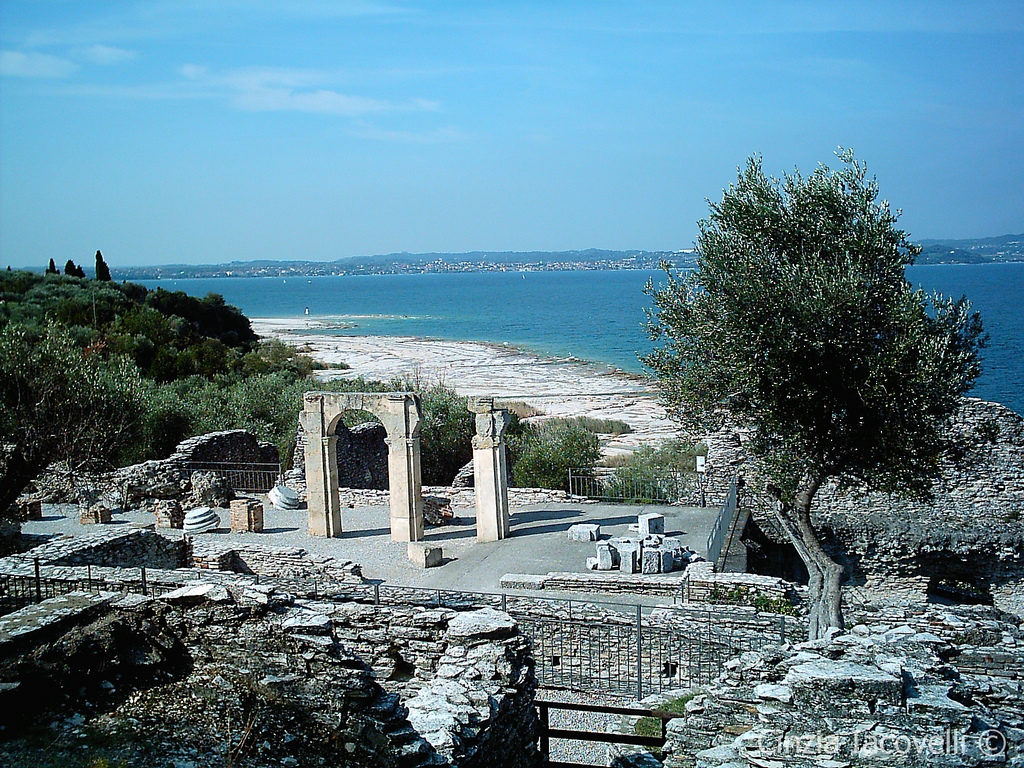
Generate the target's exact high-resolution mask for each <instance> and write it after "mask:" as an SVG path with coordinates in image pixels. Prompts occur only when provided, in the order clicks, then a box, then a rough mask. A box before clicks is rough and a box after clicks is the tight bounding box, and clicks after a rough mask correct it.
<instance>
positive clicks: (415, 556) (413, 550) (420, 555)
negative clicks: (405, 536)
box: [409, 541, 443, 568]
mask: <svg viewBox="0 0 1024 768" xmlns="http://www.w3.org/2000/svg"><path fill="white" fill-rule="evenodd" d="M409 559H410V560H411V561H412V563H413V565H417V566H419V567H420V568H433V567H435V566H438V565H440V564H441V560H442V559H443V556H442V553H441V547H431V546H429V545H427V544H419V543H417V542H415V541H411V542H409Z"/></svg>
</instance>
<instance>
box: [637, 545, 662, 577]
mask: <svg viewBox="0 0 1024 768" xmlns="http://www.w3.org/2000/svg"><path fill="white" fill-rule="evenodd" d="M640 553H641V565H640V571H641V573H661V550H660V549H654V548H653V547H644V548H643V549H641V550H640Z"/></svg>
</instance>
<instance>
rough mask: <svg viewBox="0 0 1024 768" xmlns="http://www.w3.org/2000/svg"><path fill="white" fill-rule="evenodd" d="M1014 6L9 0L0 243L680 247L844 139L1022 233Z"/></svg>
mask: <svg viewBox="0 0 1024 768" xmlns="http://www.w3.org/2000/svg"><path fill="white" fill-rule="evenodd" d="M1022 82H1024V3H1020V2H1016V1H1015V2H1006V3H986V2H951V3H947V2H938V1H933V2H878V3H835V4H831V3H825V2H800V3H795V2H767V3H753V2H749V3H729V2H716V3H710V2H709V3H699V4H698V3H682V2H680V3H671V2H646V3H645V2H630V3H627V2H622V3H602V2H593V1H591V2H538V3H508V2H445V3H440V2H438V3H409V4H403V3H400V2H396V3H377V2H373V1H372V0H368V1H367V2H344V1H343V0H339V1H338V2H319V1H317V0H292V1H291V2H288V3H281V2H269V1H267V2H259V1H253V2H243V1H242V0H237V1H235V2H216V1H215V0H191V1H189V0H182V1H181V2H156V1H153V2H117V3H99V2H86V1H83V0H75V1H68V2H62V1H60V0H50V1H47V2H39V1H32V2H25V1H23V0H3V2H2V3H0V263H3V264H7V263H10V264H15V265H22V264H33V265H34V264H39V263H45V262H46V260H47V259H49V258H51V257H52V258H54V259H55V260H56V261H57V262H58V263H63V261H65V260H66V259H67V258H73V259H75V260H76V261H85V262H86V263H87V264H89V263H91V254H92V253H93V252H94V251H95V250H96V249H97V248H99V249H102V250H103V252H104V254H105V255H106V257H107V261H108V262H109V263H111V264H114V265H117V264H121V265H130V264H156V263H168V262H193V263H210V262H221V261H231V260H235V259H263V258H310V259H334V258H340V257H345V256H354V255H365V254H373V253H386V252H391V251H463V250H476V249H492V250H532V249H543V250H560V249H570V248H587V247H598V248H645V249H652V250H653V249H675V248H685V247H689V246H690V245H692V242H693V239H694V236H695V233H696V226H695V224H696V221H697V220H698V219H699V218H701V217H702V216H703V215H704V214H705V213H706V210H707V205H706V202H705V199H706V198H717V197H719V196H720V195H721V190H722V188H723V187H724V186H726V185H727V184H728V183H729V182H730V181H731V180H732V179H733V178H734V176H735V172H736V168H737V166H739V165H740V164H742V163H743V161H744V159H745V158H746V157H747V156H749V155H750V154H752V153H760V154H761V155H763V157H764V163H765V167H766V168H767V169H768V170H770V171H772V172H776V173H778V172H782V171H784V170H790V169H792V168H794V167H799V168H801V169H803V170H809V169H811V168H813V167H814V166H815V165H816V164H817V163H819V162H833V163H834V162H835V158H834V156H833V152H834V150H835V148H836V147H837V146H839V145H842V146H849V147H853V148H854V149H855V150H856V151H857V154H858V156H859V158H860V159H862V160H864V161H866V162H867V163H868V166H869V168H870V170H871V171H872V172H873V173H874V174H876V175H877V177H878V179H879V182H880V184H881V188H882V192H883V194H884V195H885V196H886V197H887V198H888V199H889V200H891V201H892V203H893V205H895V206H897V207H900V208H902V209H903V211H904V215H903V219H902V223H903V224H904V226H905V227H906V228H907V229H909V230H910V231H911V233H912V234H913V235H914V236H916V237H919V238H921V237H974V236H985V235H997V234H1004V233H1007V232H1020V231H1022V230H1024V142H1022V139H1024V88H1022V86H1021V83H1022Z"/></svg>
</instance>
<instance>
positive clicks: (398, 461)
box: [381, 394, 423, 541]
mask: <svg viewBox="0 0 1024 768" xmlns="http://www.w3.org/2000/svg"><path fill="white" fill-rule="evenodd" d="M386 409H387V413H386V414H381V421H382V422H383V423H384V427H385V429H387V432H388V438H387V440H386V441H385V442H386V443H387V446H388V487H389V490H390V492H391V539H392V541H420V540H421V539H422V538H423V481H422V473H421V470H420V404H419V400H418V399H417V398H415V397H414V396H411V395H405V394H395V395H388V396H387V401H386Z"/></svg>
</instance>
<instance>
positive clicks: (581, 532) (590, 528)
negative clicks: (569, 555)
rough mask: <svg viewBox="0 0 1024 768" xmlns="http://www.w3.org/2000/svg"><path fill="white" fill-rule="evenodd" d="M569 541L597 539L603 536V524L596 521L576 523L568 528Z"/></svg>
mask: <svg viewBox="0 0 1024 768" xmlns="http://www.w3.org/2000/svg"><path fill="white" fill-rule="evenodd" d="M568 538H569V541H597V540H598V539H600V538H601V526H600V525H597V524H595V523H576V524H575V525H570V526H569V530H568Z"/></svg>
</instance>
